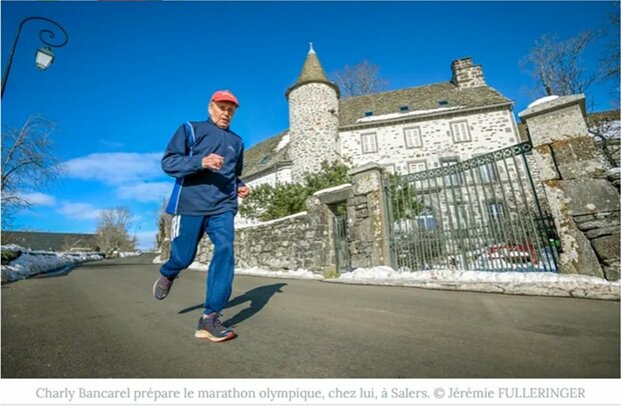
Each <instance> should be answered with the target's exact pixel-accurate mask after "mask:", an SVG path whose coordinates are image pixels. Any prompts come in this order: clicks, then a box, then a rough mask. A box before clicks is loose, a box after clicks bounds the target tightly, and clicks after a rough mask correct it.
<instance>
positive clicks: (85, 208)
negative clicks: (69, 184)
mask: <svg viewBox="0 0 621 408" xmlns="http://www.w3.org/2000/svg"><path fill="white" fill-rule="evenodd" d="M57 212H58V213H59V214H62V215H64V216H65V217H67V218H73V219H78V220H96V219H97V218H99V214H100V213H101V209H100V208H96V207H94V206H93V205H91V204H88V203H69V202H65V203H63V204H62V205H61V207H60V208H59V209H58V210H57Z"/></svg>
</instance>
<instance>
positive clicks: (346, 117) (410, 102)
mask: <svg viewBox="0 0 621 408" xmlns="http://www.w3.org/2000/svg"><path fill="white" fill-rule="evenodd" d="M440 101H446V103H445V104H443V105H440ZM511 103H512V102H511V100H510V99H508V98H506V97H504V96H502V95H501V94H500V93H499V92H498V91H496V90H495V89H494V88H491V87H489V86H479V87H475V88H463V89H459V88H458V87H457V86H456V85H454V84H453V83H452V82H441V83H437V84H432V85H426V86H419V87H413V88H406V89H399V90H396V91H390V92H383V93H376V94H370V95H363V96H357V97H353V98H346V99H342V100H340V101H339V121H340V126H341V127H342V126H348V125H353V124H356V120H358V119H361V118H363V117H365V112H373V116H379V115H386V114H388V113H397V112H399V111H400V108H401V106H407V107H408V110H409V112H412V111H417V110H431V109H438V108H451V107H456V106H462V107H463V109H472V108H483V107H486V106H491V105H501V104H507V105H509V104H511ZM459 110H462V109H459ZM459 110H456V111H453V112H458V111H459Z"/></svg>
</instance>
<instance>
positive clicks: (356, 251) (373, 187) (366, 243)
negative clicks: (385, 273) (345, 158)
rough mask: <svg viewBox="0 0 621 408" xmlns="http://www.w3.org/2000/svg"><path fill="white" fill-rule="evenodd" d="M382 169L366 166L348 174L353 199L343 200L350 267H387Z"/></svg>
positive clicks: (387, 247) (375, 165) (387, 236)
mask: <svg viewBox="0 0 621 408" xmlns="http://www.w3.org/2000/svg"><path fill="white" fill-rule="evenodd" d="M382 172H383V169H382V167H381V166H380V165H379V164H376V163H368V164H365V165H363V166H360V167H357V168H355V169H352V170H350V172H349V175H350V176H351V178H352V192H353V195H352V197H351V198H349V199H348V200H347V218H348V227H349V233H348V234H349V236H350V252H351V267H352V269H356V268H368V267H373V266H381V265H388V266H390V265H391V261H390V250H389V229H388V213H387V208H386V205H385V200H384V197H383V194H384V188H383V177H382Z"/></svg>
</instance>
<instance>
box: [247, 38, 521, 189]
mask: <svg viewBox="0 0 621 408" xmlns="http://www.w3.org/2000/svg"><path fill="white" fill-rule="evenodd" d="M285 96H286V98H287V101H288V103H289V129H286V130H284V131H282V132H280V133H279V134H277V135H275V136H273V137H271V138H268V139H267V140H265V141H263V142H261V143H259V144H257V145H256V146H254V147H252V148H251V149H248V150H247V152H246V154H245V168H244V174H243V175H242V178H243V179H244V181H245V182H246V183H247V184H249V185H250V186H257V185H259V184H264V183H269V184H272V185H275V184H279V183H286V182H292V181H293V182H298V181H301V180H303V177H304V174H305V173H308V172H315V171H318V170H319V169H320V165H321V162H322V161H324V160H329V161H333V160H341V159H347V160H349V162H350V163H351V165H352V167H358V166H361V165H364V164H366V163H370V162H375V163H379V164H380V165H381V166H382V167H384V168H385V169H386V170H387V171H390V172H394V173H398V174H409V173H414V172H419V171H423V170H428V169H433V168H438V167H442V166H448V165H451V164H454V163H456V162H458V161H462V160H466V159H470V158H472V157H475V156H477V155H479V154H483V153H487V152H490V151H493V150H498V149H501V148H504V147H508V146H511V145H514V144H516V143H519V142H520V141H521V140H520V132H519V131H518V127H517V124H516V122H515V118H514V115H513V112H512V111H513V102H512V101H511V100H510V99H508V98H506V97H505V96H503V95H502V94H500V93H499V92H498V91H496V90H495V89H494V88H492V87H490V86H489V85H487V83H486V82H485V77H484V75H483V70H482V68H481V65H474V64H473V62H472V59H471V58H462V59H458V60H455V61H453V62H452V64H451V78H450V80H448V81H446V82H441V83H435V84H430V85H424V86H417V87H412V88H406V89H399V90H395V91H390V92H382V93H375V94H370V95H364V96H359V97H351V98H343V99H341V98H340V91H339V88H338V86H337V85H335V84H334V83H332V82H330V81H329V80H328V79H327V78H326V75H325V72H324V70H323V68H322V66H321V63H320V62H319V58H318V56H317V54H316V52H315V51H314V50H313V48H312V45H311V48H310V51H309V52H308V55H307V57H306V60H305V61H304V64H303V66H302V70H301V73H300V75H299V77H298V79H297V81H296V83H295V84H293V85H292V86H291V87H290V88H289V89H287V90H286V92H285Z"/></svg>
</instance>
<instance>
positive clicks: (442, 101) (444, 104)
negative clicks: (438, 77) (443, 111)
mask: <svg viewBox="0 0 621 408" xmlns="http://www.w3.org/2000/svg"><path fill="white" fill-rule="evenodd" d="M438 105H440V106H446V105H448V101H447V100H446V99H442V100H440V101H438Z"/></svg>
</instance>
